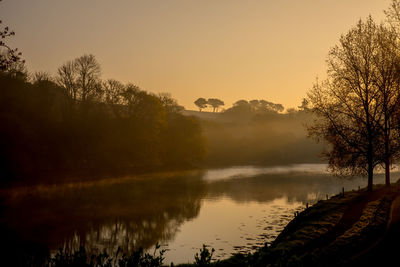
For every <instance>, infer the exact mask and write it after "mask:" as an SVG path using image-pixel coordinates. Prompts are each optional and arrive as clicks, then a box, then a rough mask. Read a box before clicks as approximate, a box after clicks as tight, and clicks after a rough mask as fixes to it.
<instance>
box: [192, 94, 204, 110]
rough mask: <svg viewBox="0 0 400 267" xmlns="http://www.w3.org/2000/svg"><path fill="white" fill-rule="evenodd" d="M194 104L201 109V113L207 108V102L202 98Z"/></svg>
mask: <svg viewBox="0 0 400 267" xmlns="http://www.w3.org/2000/svg"><path fill="white" fill-rule="evenodd" d="M194 104H195V105H196V106H197V107H198V108H199V111H200V112H201V110H202V109H203V108H206V107H207V100H206V99H205V98H202V97H200V98H198V99H197V100H196V101H194Z"/></svg>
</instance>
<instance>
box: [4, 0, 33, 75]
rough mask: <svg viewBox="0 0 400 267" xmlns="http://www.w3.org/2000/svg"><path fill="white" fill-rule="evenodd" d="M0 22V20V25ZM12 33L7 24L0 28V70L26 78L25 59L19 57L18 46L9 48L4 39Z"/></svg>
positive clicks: (13, 33) (20, 54)
mask: <svg viewBox="0 0 400 267" xmlns="http://www.w3.org/2000/svg"><path fill="white" fill-rule="evenodd" d="M0 2H1V0H0ZM2 23H3V22H2V21H1V20H0V27H1V24H2ZM14 35H15V32H14V31H12V30H10V28H9V27H8V26H5V27H4V28H2V27H1V28H0V71H2V72H4V71H5V72H7V73H9V74H12V75H19V76H22V77H23V78H26V76H27V75H26V70H25V60H22V58H21V56H22V53H21V52H19V51H18V48H11V47H10V46H9V45H8V44H6V41H5V40H6V39H7V38H8V37H12V36H14Z"/></svg>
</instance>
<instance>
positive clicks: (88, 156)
mask: <svg viewBox="0 0 400 267" xmlns="http://www.w3.org/2000/svg"><path fill="white" fill-rule="evenodd" d="M16 64H18V65H21V64H22V62H21V61H19V60H16V61H14V60H11V61H10V60H9V61H7V64H4V66H5V68H4V69H2V70H1V71H0V88H1V90H0V125H1V127H0V143H1V144H0V146H1V147H2V149H1V150H0V165H1V166H0V172H1V176H2V177H3V178H12V177H23V178H27V177H34V176H38V175H40V174H43V173H54V172H55V173H76V172H83V173H90V174H94V173H119V172H129V173H132V172H133V173H135V172H142V171H149V170H152V171H154V170H158V169H163V170H164V169H176V168H190V167H196V166H198V165H199V164H200V163H201V162H202V160H203V158H204V154H205V147H204V138H203V136H202V133H201V127H200V124H199V121H198V120H197V119H196V118H195V117H191V116H184V115H182V114H181V111H182V109H183V107H182V106H180V105H178V103H177V101H176V100H175V99H173V98H171V96H170V95H169V94H165V93H163V94H158V95H155V94H151V93H148V92H146V91H144V90H142V89H140V88H139V87H138V86H136V85H134V84H131V83H128V84H123V83H121V82H119V81H116V80H112V79H109V80H105V81H103V80H102V79H101V67H100V65H99V63H98V62H97V60H96V58H95V57H94V56H93V55H83V56H81V57H78V58H76V59H74V60H71V61H68V62H66V63H64V64H62V65H61V66H60V67H59V68H58V71H57V75H56V76H54V77H52V76H51V75H49V74H47V73H43V72H38V73H35V74H33V75H27V72H26V71H21V69H20V68H19V69H18V70H17V71H15V69H16V68H14V67H13V66H15V65H16Z"/></svg>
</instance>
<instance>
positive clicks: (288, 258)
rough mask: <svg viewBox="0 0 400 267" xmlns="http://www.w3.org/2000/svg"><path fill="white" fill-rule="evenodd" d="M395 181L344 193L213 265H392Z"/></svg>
mask: <svg viewBox="0 0 400 267" xmlns="http://www.w3.org/2000/svg"><path fill="white" fill-rule="evenodd" d="M399 234H400V183H399V182H398V183H396V184H394V185H392V186H391V187H390V188H386V187H384V186H381V185H380V186H376V187H375V188H374V191H373V192H372V193H368V192H367V191H366V190H365V189H362V190H359V191H351V192H345V193H344V194H339V195H336V196H334V197H332V198H330V199H329V200H324V201H319V202H318V203H316V204H315V205H313V206H312V207H309V208H307V209H305V210H304V211H303V212H301V213H300V214H298V215H297V216H296V217H295V218H294V219H293V220H292V221H291V222H290V223H289V224H288V225H287V226H286V227H285V229H284V230H283V231H282V233H281V234H280V235H279V236H278V237H277V238H276V240H275V241H274V242H273V243H272V244H271V245H270V246H264V247H262V248H260V250H259V251H258V252H256V253H254V254H249V255H246V256H244V255H235V256H232V257H231V258H229V259H227V260H224V261H221V262H219V263H216V266H361V265H362V266H393V265H394V266H397V265H396V261H398V259H397V256H396V255H397V254H396V253H395V252H394V251H395V249H396V248H397V245H396V244H397V242H396V241H397V240H398V237H399V236H400V235H399Z"/></svg>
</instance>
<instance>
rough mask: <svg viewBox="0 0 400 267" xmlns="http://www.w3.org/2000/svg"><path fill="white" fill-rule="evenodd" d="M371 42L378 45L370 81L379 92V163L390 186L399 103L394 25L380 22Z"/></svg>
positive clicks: (399, 67)
mask: <svg viewBox="0 0 400 267" xmlns="http://www.w3.org/2000/svg"><path fill="white" fill-rule="evenodd" d="M374 43H375V45H376V47H377V49H376V53H374V57H373V61H372V64H373V66H374V72H373V76H372V77H373V83H374V86H376V88H377V91H378V94H377V98H376V102H377V103H378V105H379V108H380V110H381V111H380V113H381V116H382V117H381V120H380V123H379V124H378V125H380V129H381V135H382V136H381V139H382V141H381V142H382V143H383V146H382V151H381V152H380V154H381V155H382V163H383V165H384V168H385V184H386V185H387V186H389V185H390V169H391V165H392V163H393V160H394V159H395V158H396V157H397V156H398V154H399V152H398V150H399V141H400V140H399V139H400V136H399V131H398V130H397V129H398V128H397V127H396V122H395V121H396V117H395V115H396V111H397V109H398V107H399V104H400V47H399V39H398V35H397V33H396V31H395V30H394V28H388V27H385V26H383V25H380V26H379V28H378V30H377V32H376V36H375V38H374Z"/></svg>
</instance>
